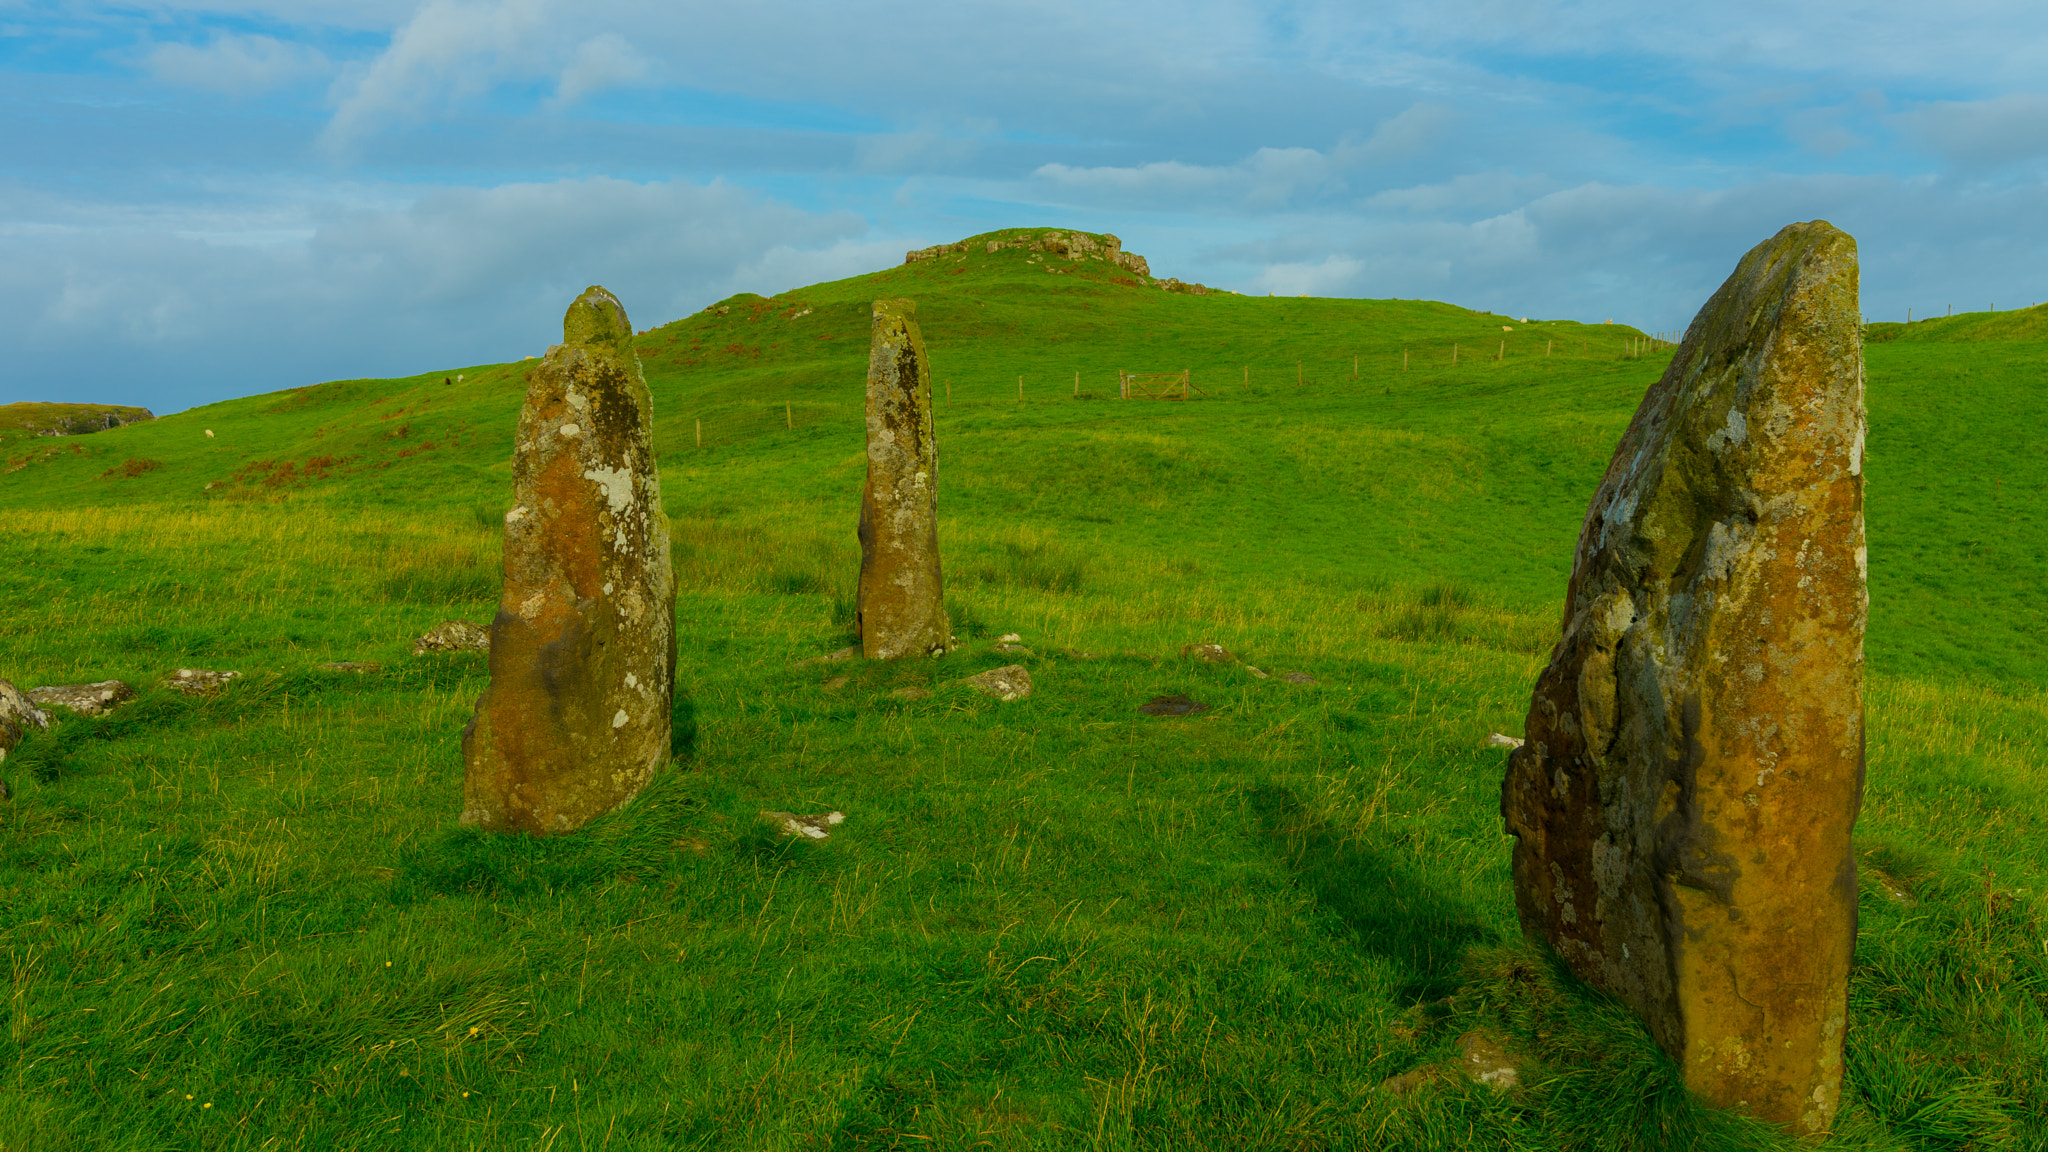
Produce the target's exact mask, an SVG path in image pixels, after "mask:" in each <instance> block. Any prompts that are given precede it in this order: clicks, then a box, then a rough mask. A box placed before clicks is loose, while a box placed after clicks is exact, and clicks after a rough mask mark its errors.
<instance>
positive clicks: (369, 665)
mask: <svg viewBox="0 0 2048 1152" xmlns="http://www.w3.org/2000/svg"><path fill="white" fill-rule="evenodd" d="M320 667H321V669H322V670H323V671H327V672H354V673H355V674H357V675H358V676H360V675H362V674H364V673H366V672H375V671H378V670H379V669H381V668H383V667H384V666H383V665H382V664H379V663H377V662H376V661H375V660H334V661H330V662H328V663H326V664H322V665H321V666H320Z"/></svg>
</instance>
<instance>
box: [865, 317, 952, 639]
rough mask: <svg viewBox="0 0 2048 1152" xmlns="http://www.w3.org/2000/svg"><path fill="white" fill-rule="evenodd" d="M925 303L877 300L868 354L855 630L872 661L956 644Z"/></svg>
mask: <svg viewBox="0 0 2048 1152" xmlns="http://www.w3.org/2000/svg"><path fill="white" fill-rule="evenodd" d="M916 312H917V303H916V302H915V301H912V300H877V301H875V303H874V326H873V329H872V331H871V333H870V337H869V347H868V390H867V459H868V475H867V483H866V485H865V486H864V487H863V488H862V489H861V497H860V584H859V587H858V588H857V589H856V591H855V594H854V595H855V603H854V614H853V623H854V630H855V631H856V632H858V633H859V635H860V646H861V654H862V655H864V656H866V657H867V658H868V659H870V660H897V659H901V658H902V657H905V656H937V655H941V654H943V653H944V652H945V651H946V650H947V649H948V648H950V647H951V646H952V640H953V629H952V623H951V621H950V620H948V619H947V616H946V607H945V587H944V582H943V579H942V573H941V571H940V568H939V521H938V501H937V494H938V484H939V455H938V442H937V440H936V439H935V436H934V428H933V423H932V374H931V366H930V364H929V363H927V362H926V359H925V352H924V335H923V334H922V333H921V332H919V331H918V327H917V320H916V319H915V316H916Z"/></svg>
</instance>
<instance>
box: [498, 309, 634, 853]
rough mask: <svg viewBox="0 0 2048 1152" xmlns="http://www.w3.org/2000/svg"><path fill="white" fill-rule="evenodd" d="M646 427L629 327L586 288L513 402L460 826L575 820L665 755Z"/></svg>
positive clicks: (560, 827) (612, 803)
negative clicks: (498, 552)
mask: <svg viewBox="0 0 2048 1152" xmlns="http://www.w3.org/2000/svg"><path fill="white" fill-rule="evenodd" d="M652 422H653V413H652V409H651V406H650V400H649V397H648V393H647V382H646V380H645V379H643V378H642V376H641V372H640V360H639V357H638V356H637V355H635V354H634V351H633V325H632V323H631V322H630V321H628V320H627V318H626V310H625V308H624V307H623V306H621V305H620V304H619V301H618V299H617V298H616V297H614V296H613V295H612V294H611V293H610V292H607V291H605V290H604V289H603V288H595V287H593V288H591V289H589V290H588V291H586V292H584V293H583V295H582V296H579V297H578V298H577V299H576V302H575V303H574V304H571V305H570V306H569V311H568V314H567V315H566V316H564V317H563V320H562V343H560V344H557V345H555V346H554V347H553V348H550V349H548V353H547V355H546V356H545V357H543V358H542V359H541V362H540V365H539V366H538V367H536V368H535V369H533V371H532V372H531V373H530V374H529V376H528V385H527V391H526V404H525V407H524V408H523V409H522V410H521V411H520V414H519V431H518V435H517V438H516V441H515V446H514V449H513V458H512V498H513V507H512V510H511V511H510V512H507V513H506V514H505V584H504V593H503V596H502V598H501V599H500V601H499V605H498V615H497V617H496V618H495V619H494V620H492V621H491V639H490V667H491V683H490V687H489V688H487V689H485V690H484V694H483V695H482V696H481V697H480V698H478V700H477V706H476V716H475V717H474V718H473V719H472V720H471V721H470V723H469V726H468V727H467V728H465V729H463V733H462V753H463V761H464V764H465V766H466V770H465V774H464V778H463V785H462V798H463V809H462V823H464V824H466V825H469V826H471V827H475V828H484V829H492V830H503V831H520V832H529V833H536V834H550V833H559V832H571V831H574V830H575V829H577V828H580V827H582V826H583V825H584V824H586V823H588V822H589V821H590V820H592V819H595V818H596V817H598V816H602V815H604V814H605V813H607V812H612V811H615V810H617V809H619V808H622V807H624V806H625V805H627V804H629V803H631V802H632V800H633V798H634V797H635V796H637V795H639V794H640V790H641V789H642V788H643V787H645V786H646V784H647V782H648V780H650V779H651V778H652V777H653V776H654V773H655V772H656V771H657V770H658V769H659V768H660V767H661V766H662V765H663V764H666V763H667V762H668V759H669V753H670V748H669V737H670V710H671V706H672V696H673V690H674V687H673V686H674V669H675V577H674V574H673V572H672V571H671V570H670V566H669V565H670V561H669V542H668V518H667V517H666V516H665V515H664V514H663V512H662V507H661V484H660V480H659V479H658V478H657V476H656V475H655V465H654V452H653V449H652V447H651V445H650V438H651V434H652Z"/></svg>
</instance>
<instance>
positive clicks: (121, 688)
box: [28, 680, 135, 716]
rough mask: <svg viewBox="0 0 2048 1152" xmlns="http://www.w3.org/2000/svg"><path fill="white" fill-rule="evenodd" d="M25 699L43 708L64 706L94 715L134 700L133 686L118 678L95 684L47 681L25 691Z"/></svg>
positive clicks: (83, 713)
mask: <svg viewBox="0 0 2048 1152" xmlns="http://www.w3.org/2000/svg"><path fill="white" fill-rule="evenodd" d="M28 698H29V699H30V700H31V701H34V702H35V703H36V704H39V705H41V706H42V707H44V708H68V709H70V710H71V711H73V712H76V713H77V714H79V715H80V716H98V715H100V714H101V713H103V712H106V711H108V710H110V709H112V708H116V707H119V706H120V705H122V704H125V703H127V702H128V701H130V700H133V699H135V689H133V688H130V687H129V686H128V685H126V684H123V683H121V682H120V681H119V680H102V681H100V682H99V683H97V684H49V685H45V686H43V687H41V688H31V689H29V690H28Z"/></svg>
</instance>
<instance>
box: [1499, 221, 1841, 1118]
mask: <svg viewBox="0 0 2048 1152" xmlns="http://www.w3.org/2000/svg"><path fill="white" fill-rule="evenodd" d="M1856 279H1857V270H1856V242H1855V241H1854V240H1853V239H1851V238H1850V237H1849V236H1848V235H1846V234H1844V233H1842V232H1840V231H1837V230H1836V229H1835V228H1834V227H1833V226H1831V225H1829V224H1827V223H1825V222H1822V221H1814V222H1812V223H1806V224H1793V225H1791V226H1789V227H1787V228H1785V229H1784V230H1783V231H1782V232H1779V233H1778V234H1777V235H1776V236H1774V237H1772V238H1771V239H1770V240H1767V241H1765V242H1764V243H1763V244H1760V245H1758V246H1757V247H1756V248H1755V249H1753V250H1751V251H1750V253H1749V254H1748V255H1746V256H1744V257H1743V258H1742V263H1741V264H1740V265H1738V266H1737V267H1736V269H1735V273H1734V275H1732V276H1730V277H1729V278H1728V281H1727V283H1725V284H1723V285H1722V286H1721V289H1720V291H1718V292H1716V293H1715V294H1714V297H1713V299H1711V300H1709V301H1708V302H1707V305H1706V307H1705V308H1703V309H1701V311H1700V314H1699V315H1698V317H1696V318H1695V319H1694V320H1693V322H1692V327H1691V328H1690V329H1689V330H1688V331H1687V332H1686V336H1685V342H1684V343H1683V344H1682V345H1681V346H1680V347H1679V349H1678V352H1677V354H1676V355H1675V356H1674V357H1673V358H1672V361H1671V367H1670V368H1669V369H1668V370H1667V371H1666V372H1665V373H1664V377H1663V379H1661V380H1659V381H1658V382H1657V384H1656V385H1655V386H1654V387H1652V388H1651V389H1650V391H1649V394H1648V395H1646V396H1645V397H1644V398H1643V403H1642V407H1640V408H1639V409H1637V411H1636V415H1635V420H1634V422H1633V423H1631V424H1630V425H1629V428H1628V431H1627V432H1626V433H1625V434H1624V435H1623V436H1622V440H1621V444H1620V446H1619V447H1618V448H1616V449H1615V453H1614V459H1613V461H1612V462H1611V463H1610V464H1609V465H1608V467H1607V475H1606V477H1605V478H1604V479H1603V480H1602V481H1601V482H1600V488H1599V490H1598V491H1597V492H1596V493H1595V494H1594V497H1593V503H1592V506H1591V507H1590V508H1589V509H1588V510H1587V513H1586V522H1585V526H1584V527H1583V528H1582V529H1581V531H1580V534H1579V545H1578V553H1577V557H1576V559H1575V561H1574V563H1573V566H1572V578H1571V587H1570V590H1569V592H1568V593H1567V596H1566V605H1567V607H1566V616H1565V625H1564V637H1563V639H1562V640H1560V641H1559V642H1558V645H1557V648H1556V649H1555V651H1553V652H1552V654H1551V658H1550V664H1549V666H1548V667H1547V668H1545V669H1544V671H1543V674H1542V676H1541V677H1540V678H1539V679H1538V681H1537V685H1536V690H1535V694H1534V697H1533V699H1532V700H1531V701H1530V706H1529V716H1528V726H1527V731H1526V735H1527V742H1526V743H1525V744H1523V745H1522V746H1521V747H1520V748H1518V749H1516V750H1515V751H1514V752H1513V753H1512V754H1511V756H1510V757H1509V760H1508V770H1507V778H1506V780H1505V782H1504V783H1503V785H1502V789H1501V814H1502V815H1503V816H1504V817H1505V818H1506V821H1507V828H1508V831H1509V832H1510V833H1512V834H1513V835H1514V836H1515V837H1516V845H1515V849H1514V878H1515V900H1516V904H1517V906H1518V908H1519V911H1520V913H1521V919H1522V926H1523V929H1524V931H1525V932H1527V933H1528V934H1529V935H1530V936H1531V937H1532V938H1540V939H1543V940H1547V941H1548V942H1549V943H1550V944H1552V945H1553V946H1554V947H1555V948H1556V949H1557V951H1558V952H1559V953H1560V954H1561V955H1562V956H1563V957H1564V959H1565V960H1566V961H1567V962H1568V963H1569V964H1570V965H1571V967H1572V968H1573V970H1574V971H1576V972H1577V973H1578V974H1579V975H1580V976H1581V977H1583V978H1584V979H1586V980H1587V981H1589V982H1590V983H1593V984H1595V985H1598V986H1600V987H1603V988H1606V989H1608V990H1610V991H1612V992H1614V993H1615V994H1616V995H1618V996H1619V997H1620V998H1621V999H1622V1000H1623V1001H1625V1002H1627V1003H1628V1004H1629V1005H1631V1006H1632V1007H1633V1008H1634V1009H1635V1010H1636V1011H1637V1012H1638V1013H1639V1014H1641V1016H1642V1017H1643V1018H1644V1020H1645V1021H1646V1022H1647V1023H1648V1025H1649V1027H1650V1031H1651V1033H1652V1034H1653V1035H1654V1036H1655V1037H1656V1039H1657V1041H1658V1043H1659V1044H1661V1045H1662V1046H1663V1048H1664V1049H1665V1051H1666V1052H1668V1053H1670V1054H1671V1056H1672V1058H1673V1059H1675V1060H1676V1061H1678V1062H1679V1064H1680V1065H1681V1066H1682V1067H1683V1069H1684V1073H1685V1079H1686V1083H1687V1084H1688V1085H1689V1086H1690V1087H1691V1088H1692V1089H1693V1090H1694V1091H1695V1092H1697V1093H1699V1094H1700V1095H1701V1096H1702V1097H1704V1098H1705V1099H1707V1100H1709V1101H1712V1102H1714V1103H1717V1104H1721V1105H1723V1106H1728V1107H1734V1108H1739V1109H1742V1110H1744V1111H1747V1112H1749V1113H1751V1114H1752V1115H1755V1116H1758V1117H1760V1118H1763V1119H1766V1120H1770V1121H1774V1122H1776V1123H1779V1124H1782V1125H1784V1126H1786V1127H1787V1128H1789V1129H1791V1130H1793V1131H1794V1132H1797V1133H1801V1134H1814V1133H1822V1132H1826V1131H1828V1130H1829V1129H1830V1128H1831V1126H1832V1125H1833V1122H1834V1116H1835V1110H1836V1107H1837V1105H1838V1103H1839V1101H1840V1098H1841V1085H1842V1030H1843V1024H1844V1019H1845V1017H1846V1014H1847V1010H1848V979H1849V963H1850V957H1851V953H1852V951H1853V949H1854V946H1855V941H1856V865H1855V860H1854V858H1853V857H1852V855H1851V852H1850V842H1849V833H1850V829H1851V827H1852V826H1853V825H1854V823H1855V821H1856V816H1857V812H1858V810H1859V808H1860V807H1861V805H1862V796H1863V626H1864V619H1865V616H1866V614H1867V610H1868V605H1869V600H1868V597H1867V595H1866V592H1865V588H1864V551H1863V431H1864V415H1863V344H1862V328H1861V321H1860V313H1859V311H1858V303H1857V284H1856Z"/></svg>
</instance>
